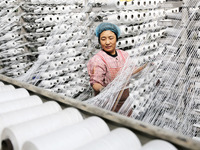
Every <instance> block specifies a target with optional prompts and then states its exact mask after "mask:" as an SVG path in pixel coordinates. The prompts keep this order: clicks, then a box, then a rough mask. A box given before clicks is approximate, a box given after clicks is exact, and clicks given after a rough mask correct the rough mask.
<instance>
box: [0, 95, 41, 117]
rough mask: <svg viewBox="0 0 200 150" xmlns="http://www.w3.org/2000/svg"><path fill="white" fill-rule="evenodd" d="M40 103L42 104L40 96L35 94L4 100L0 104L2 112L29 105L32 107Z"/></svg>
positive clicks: (0, 111) (0, 112)
mask: <svg viewBox="0 0 200 150" xmlns="http://www.w3.org/2000/svg"><path fill="white" fill-rule="evenodd" d="M39 104H42V100H41V99H40V98H39V97H38V96H35V95H34V96H28V97H25V98H20V99H16V100H15V101H8V102H4V103H1V105H0V114H2V113H7V112H10V111H14V110H19V109H23V108H27V107H32V106H35V105H39Z"/></svg>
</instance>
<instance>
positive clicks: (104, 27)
mask: <svg viewBox="0 0 200 150" xmlns="http://www.w3.org/2000/svg"><path fill="white" fill-rule="evenodd" d="M106 30H110V31H112V32H114V33H115V34H116V36H117V38H119V36H120V29H119V27H118V26H117V25H115V24H112V23H107V22H103V23H101V24H100V25H98V26H97V28H96V36H97V37H99V36H100V34H101V33H102V32H103V31H106Z"/></svg>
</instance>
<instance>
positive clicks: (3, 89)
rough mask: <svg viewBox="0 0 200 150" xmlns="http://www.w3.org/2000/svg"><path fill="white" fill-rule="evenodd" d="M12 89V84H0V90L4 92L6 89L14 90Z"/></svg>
mask: <svg viewBox="0 0 200 150" xmlns="http://www.w3.org/2000/svg"><path fill="white" fill-rule="evenodd" d="M14 89H15V87H14V86H13V85H4V86H0V92H6V91H10V90H14Z"/></svg>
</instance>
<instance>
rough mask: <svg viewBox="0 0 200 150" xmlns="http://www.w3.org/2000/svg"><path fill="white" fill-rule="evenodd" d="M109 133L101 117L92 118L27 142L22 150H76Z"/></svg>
mask: <svg viewBox="0 0 200 150" xmlns="http://www.w3.org/2000/svg"><path fill="white" fill-rule="evenodd" d="M108 133H109V128H108V126H107V124H106V123H105V122H104V121H103V120H102V119H101V118H99V117H90V118H87V119H85V120H84V121H82V122H80V123H78V124H75V125H73V126H70V127H64V128H62V129H60V130H57V131H56V132H52V133H49V134H46V135H44V136H40V137H37V138H33V139H31V140H29V141H27V142H26V143H25V144H24V145H23V148H22V150H66V149H76V148H78V147H81V146H83V145H85V144H87V143H90V142H92V141H94V140H96V139H98V138H101V137H103V136H104V135H106V134H108Z"/></svg>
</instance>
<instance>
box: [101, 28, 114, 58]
mask: <svg viewBox="0 0 200 150" xmlns="http://www.w3.org/2000/svg"><path fill="white" fill-rule="evenodd" d="M116 43H117V38H116V35H115V33H113V32H112V31H110V30H106V31H103V32H102V33H101V34H100V44H101V47H102V49H103V50H105V51H106V52H108V53H110V54H111V55H114V54H115V48H116Z"/></svg>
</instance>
